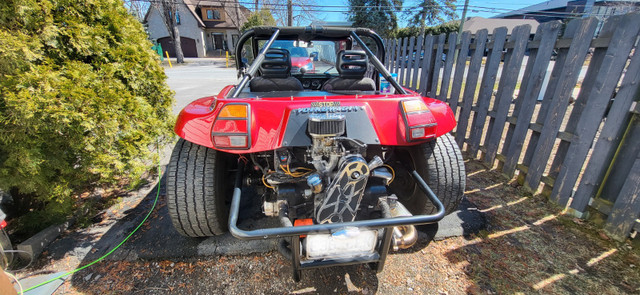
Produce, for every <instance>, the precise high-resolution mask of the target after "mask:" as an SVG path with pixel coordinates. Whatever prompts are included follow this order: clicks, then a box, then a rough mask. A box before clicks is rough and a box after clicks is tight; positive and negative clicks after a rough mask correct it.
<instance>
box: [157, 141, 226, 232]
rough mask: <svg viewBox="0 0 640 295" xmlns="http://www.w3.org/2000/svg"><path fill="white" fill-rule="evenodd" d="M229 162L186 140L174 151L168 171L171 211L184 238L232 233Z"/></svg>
mask: <svg viewBox="0 0 640 295" xmlns="http://www.w3.org/2000/svg"><path fill="white" fill-rule="evenodd" d="M229 158H230V157H228V155H227V154H225V153H223V152H219V151H216V150H213V149H210V148H207V147H204V146H201V145H197V144H195V143H191V142H188V141H186V140H184V139H180V140H179V141H178V143H177V144H176V146H175V147H174V149H173V153H172V154H171V160H170V161H169V167H168V168H167V208H168V209H169V216H170V217H171V221H172V222H173V226H174V227H175V228H176V230H177V231H178V232H179V233H180V234H181V235H183V236H187V237H210V236H215V235H221V234H223V233H225V232H226V231H227V230H228V227H227V219H228V216H229V198H230V194H229V191H230V187H231V186H232V185H230V184H231V183H233V181H229V179H228V178H229V176H228V175H230V174H233V173H228V168H229V167H230V162H229Z"/></svg>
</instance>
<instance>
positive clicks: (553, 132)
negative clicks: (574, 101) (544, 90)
mask: <svg viewBox="0 0 640 295" xmlns="http://www.w3.org/2000/svg"><path fill="white" fill-rule="evenodd" d="M571 22H580V27H579V28H578V29H577V31H576V32H575V35H574V36H573V42H572V43H573V44H572V46H571V48H569V52H568V53H567V61H570V62H569V63H568V64H565V66H564V67H563V69H562V73H561V74H560V82H559V84H558V87H557V88H556V89H555V91H554V99H553V101H552V102H551V106H550V110H549V114H548V115H547V118H546V119H545V123H544V128H543V129H542V132H541V133H540V140H539V142H538V145H537V146H536V147H535V152H534V154H533V160H532V161H531V165H530V166H529V168H530V169H529V173H527V176H526V178H525V182H526V184H527V185H528V186H529V187H531V188H537V186H538V184H539V183H540V178H541V177H542V173H543V172H544V169H545V168H546V165H547V161H548V159H549V155H551V150H552V149H553V146H554V144H555V140H556V136H557V135H558V130H559V129H560V124H562V119H563V118H564V115H565V113H566V110H567V106H568V105H569V98H571V93H572V91H573V88H574V87H575V85H576V82H577V81H578V75H579V74H580V69H581V68H582V65H583V64H584V60H585V58H586V55H587V50H588V49H589V44H591V43H590V41H591V38H593V34H594V33H595V31H596V27H597V25H598V20H597V19H596V18H595V17H590V18H585V19H575V20H573V21H571ZM579 164H582V163H579Z"/></svg>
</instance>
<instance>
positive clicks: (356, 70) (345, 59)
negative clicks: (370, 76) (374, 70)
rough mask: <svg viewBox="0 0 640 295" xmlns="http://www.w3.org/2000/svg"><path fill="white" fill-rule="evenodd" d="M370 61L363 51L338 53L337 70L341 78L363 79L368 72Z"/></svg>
mask: <svg viewBox="0 0 640 295" xmlns="http://www.w3.org/2000/svg"><path fill="white" fill-rule="evenodd" d="M368 65H369V59H368V58H367V55H366V54H365V53H364V51H361V50H342V51H340V52H339V53H338V60H337V61H336V68H337V70H338V73H339V74H340V78H345V79H362V78H364V75H365V73H366V72H367V66H368Z"/></svg>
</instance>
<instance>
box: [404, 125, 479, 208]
mask: <svg viewBox="0 0 640 295" xmlns="http://www.w3.org/2000/svg"><path fill="white" fill-rule="evenodd" d="M395 161H396V162H397V164H396V165H393V166H394V169H396V181H397V183H396V181H394V183H392V184H391V191H392V192H393V193H395V194H396V195H397V196H398V200H399V201H400V202H401V203H402V204H403V205H405V206H406V207H407V209H409V211H411V213H412V214H414V215H418V214H434V213H436V208H435V206H434V205H433V204H432V203H431V201H429V199H428V198H427V196H426V195H425V194H424V193H423V192H422V190H420V188H419V187H418V186H417V185H416V184H415V182H414V181H413V178H412V177H411V175H410V171H408V170H407V169H404V168H403V167H402V166H404V165H403V163H407V162H409V163H411V164H412V167H413V169H415V170H416V171H417V172H418V174H420V176H422V178H423V179H424V180H425V182H426V183H427V184H428V185H429V187H430V188H431V189H432V190H433V192H434V193H435V194H436V196H438V198H439V199H440V201H441V202H442V204H443V205H444V207H445V211H446V214H450V213H452V212H453V211H455V210H457V209H458V205H459V204H460V201H461V200H462V196H463V195H464V189H465V182H466V172H465V170H464V160H463V158H462V153H461V152H460V148H459V147H458V144H457V143H456V141H455V139H454V138H453V136H451V134H445V135H443V136H441V137H439V138H437V139H436V140H434V141H430V142H427V143H424V144H421V145H418V146H413V147H410V148H407V149H400V150H399V151H398V152H397V155H396V160H395Z"/></svg>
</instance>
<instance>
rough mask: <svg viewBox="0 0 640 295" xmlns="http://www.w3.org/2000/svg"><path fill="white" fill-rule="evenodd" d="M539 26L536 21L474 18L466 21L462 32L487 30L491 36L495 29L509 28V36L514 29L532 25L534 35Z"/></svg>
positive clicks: (472, 32) (473, 32)
mask: <svg viewBox="0 0 640 295" xmlns="http://www.w3.org/2000/svg"><path fill="white" fill-rule="evenodd" d="M539 24H540V23H538V21H537V20H535V19H495V18H483V17H472V18H468V19H467V20H465V21H464V25H463V26H462V31H471V34H475V33H476V32H477V31H479V30H482V29H487V30H488V31H489V34H491V33H493V30H494V29H495V28H499V27H507V34H511V31H513V28H515V27H517V26H520V25H530V26H531V32H532V33H534V32H535V31H536V29H537V28H538V25H539Z"/></svg>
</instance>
